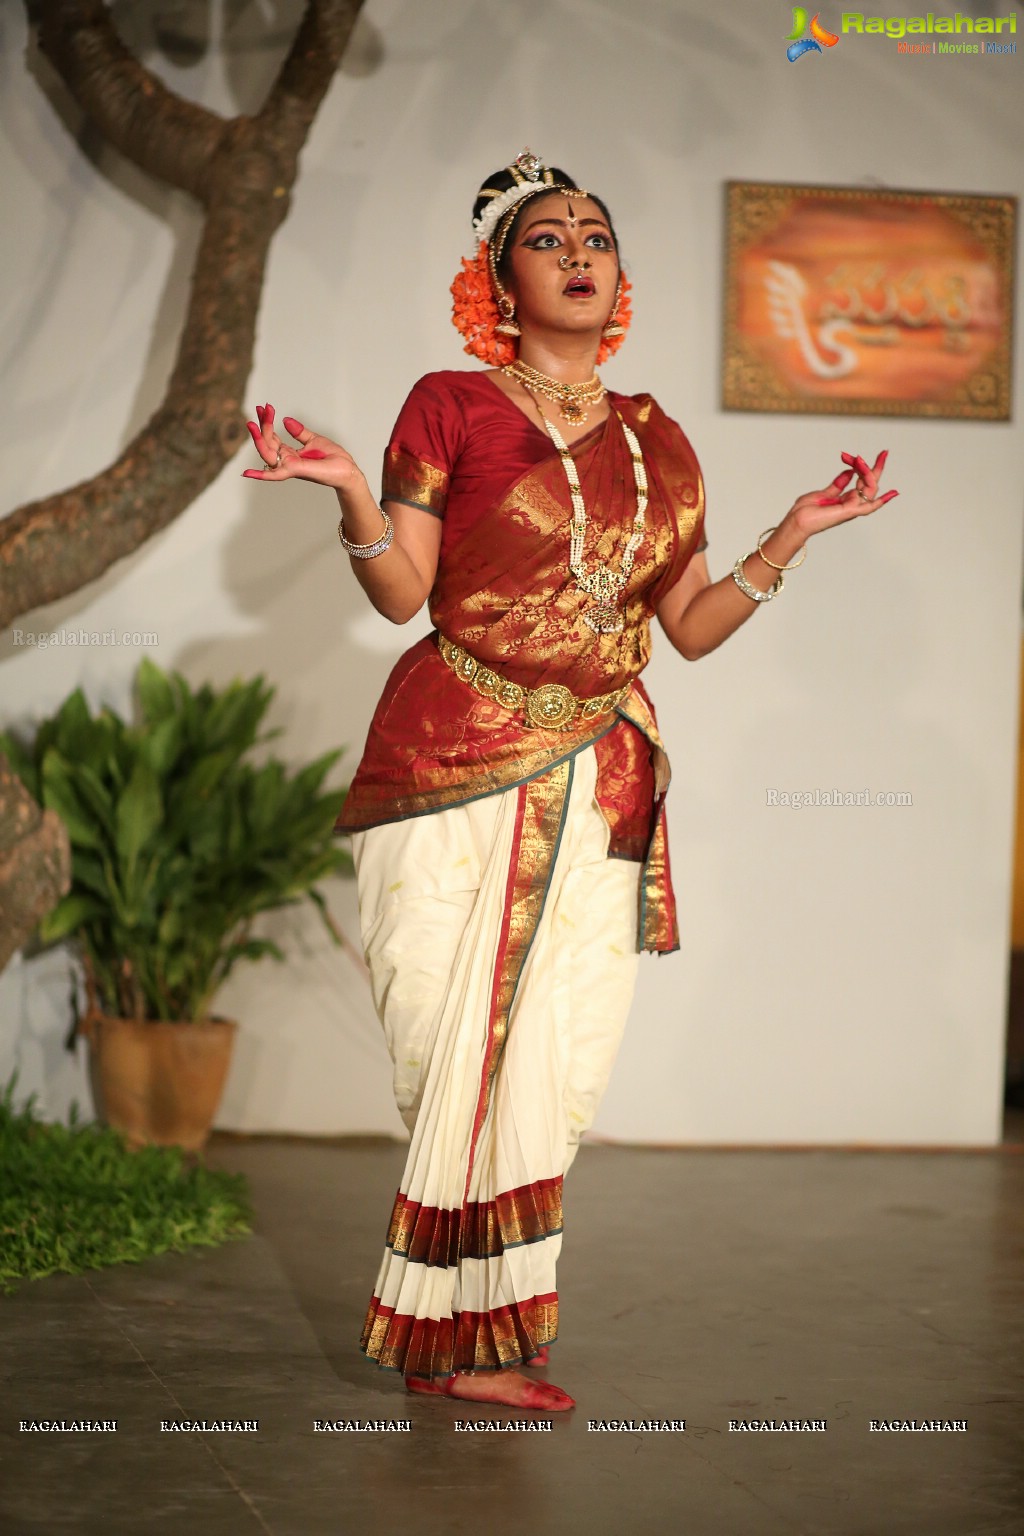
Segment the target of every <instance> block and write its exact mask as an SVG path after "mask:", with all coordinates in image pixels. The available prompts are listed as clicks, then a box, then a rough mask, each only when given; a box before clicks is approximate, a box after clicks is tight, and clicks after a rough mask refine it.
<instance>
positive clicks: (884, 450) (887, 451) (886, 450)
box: [878, 448, 889, 464]
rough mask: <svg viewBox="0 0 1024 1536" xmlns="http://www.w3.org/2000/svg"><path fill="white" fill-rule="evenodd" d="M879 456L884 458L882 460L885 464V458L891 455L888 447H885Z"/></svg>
mask: <svg viewBox="0 0 1024 1536" xmlns="http://www.w3.org/2000/svg"><path fill="white" fill-rule="evenodd" d="M878 457H879V458H880V459H881V460H882V462H883V464H884V462H885V460H886V459H887V458H888V457H889V450H888V448H883V449H882V451H881V453H880V454H879V455H878Z"/></svg>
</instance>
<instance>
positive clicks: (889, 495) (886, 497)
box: [882, 491, 899, 502]
mask: <svg viewBox="0 0 1024 1536" xmlns="http://www.w3.org/2000/svg"><path fill="white" fill-rule="evenodd" d="M898 495H899V491H888V492H886V494H885V495H884V496H883V497H882V501H883V502H886V501H892V499H893V497H894V496H898Z"/></svg>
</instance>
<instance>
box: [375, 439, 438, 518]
mask: <svg viewBox="0 0 1024 1536" xmlns="http://www.w3.org/2000/svg"><path fill="white" fill-rule="evenodd" d="M448 480H449V476H448V472H447V470H444V469H437V468H435V466H434V465H433V464H425V463H424V461H423V460H422V459H417V458H416V457H415V455H413V454H411V453H410V452H409V451H408V449H406V448H397V447H391V448H388V450H387V452H386V453H385V455H384V477H383V484H382V486H381V501H409V502H413V503H414V504H415V505H416V506H418V507H428V508H429V509H430V511H431V512H437V513H441V514H443V513H444V509H445V506H446V504H447V501H448Z"/></svg>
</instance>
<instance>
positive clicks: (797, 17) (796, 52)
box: [786, 5, 839, 64]
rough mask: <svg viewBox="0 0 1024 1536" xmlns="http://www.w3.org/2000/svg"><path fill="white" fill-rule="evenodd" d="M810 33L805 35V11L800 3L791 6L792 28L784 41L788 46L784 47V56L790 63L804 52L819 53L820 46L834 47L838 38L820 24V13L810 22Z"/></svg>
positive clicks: (793, 62) (794, 61)
mask: <svg viewBox="0 0 1024 1536" xmlns="http://www.w3.org/2000/svg"><path fill="white" fill-rule="evenodd" d="M810 30H811V35H810V37H805V36H804V33H805V32H806V31H807V12H806V11H805V10H804V8H803V6H802V5H794V7H793V30H792V32H791V33H790V34H789V37H788V38H787V39H786V41H787V42H788V43H789V47H788V48H787V49H786V58H787V59H788V60H789V62H790V63H791V64H795V63H796V61H797V59H799V58H800V57H801V55H803V54H805V53H811V52H814V53H820V52H821V50H822V48H834V47H835V45H836V43H838V41H839V38H838V37H837V36H836V34H835V33H834V32H826V30H825V28H824V27H823V26H822V25H821V18H820V13H819V14H818V15H816V16H815V17H814V20H813V21H812V22H811V29H810Z"/></svg>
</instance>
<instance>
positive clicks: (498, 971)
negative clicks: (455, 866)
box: [463, 757, 575, 1204]
mask: <svg viewBox="0 0 1024 1536" xmlns="http://www.w3.org/2000/svg"><path fill="white" fill-rule="evenodd" d="M574 769H575V762H574V759H573V758H571V757H570V758H568V759H567V760H566V761H565V762H562V763H559V764H558V765H557V767H555V768H553V769H551V771H550V772H549V773H546V774H543V775H542V776H541V777H539V778H535V779H531V780H530V781H529V782H528V783H526V784H521V785H520V786H519V790H518V803H517V806H516V824H515V831H514V833H513V843H512V854H511V857H510V859H509V870H508V879H507V882H506V885H505V905H504V911H503V913H502V922H501V932H500V935H499V940H498V952H497V959H496V961H495V966H494V980H493V984H492V987H491V1006H490V1012H489V1017H488V1021H487V1039H486V1044H485V1046H484V1060H483V1065H482V1067H481V1070H480V1089H479V1093H478V1095H477V1105H476V1112H475V1114H474V1117H473V1131H472V1136H471V1139H470V1147H469V1158H468V1162H467V1167H466V1184H465V1189H464V1192H463V1202H464V1204H465V1201H466V1200H467V1198H468V1195H469V1185H470V1180H471V1178H472V1174H473V1162H474V1158H475V1156H476V1146H477V1141H478V1139H479V1135H480V1129H481V1127H482V1125H483V1122H484V1117H485V1116H486V1114H487V1110H488V1107H489V1105H490V1100H491V1088H492V1085H493V1083H494V1074H495V1073H496V1071H497V1069H498V1063H499V1061H500V1060H501V1054H502V1051H503V1050H504V1049H505V1041H506V1038H507V1036H508V1024H509V1018H510V1016H511V1013H512V1004H513V1002H514V1000H515V995H516V990H517V989H518V986H519V981H520V978H521V976H522V974H523V967H524V966H525V964H526V957H527V955H528V954H529V952H530V949H531V947H532V945H533V941H534V939H535V937H536V935H537V929H538V927H539V925H540V920H541V916H542V914H543V911H544V903H545V901H546V900H547V895H548V890H549V888H550V885H551V876H552V872H553V870H554V867H555V860H556V859H557V857H558V850H559V847H560V846H561V842H562V833H563V832H564V830H565V820H566V816H567V814H568V810H569V797H570V794H571V792H572V781H573V773H574Z"/></svg>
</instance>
